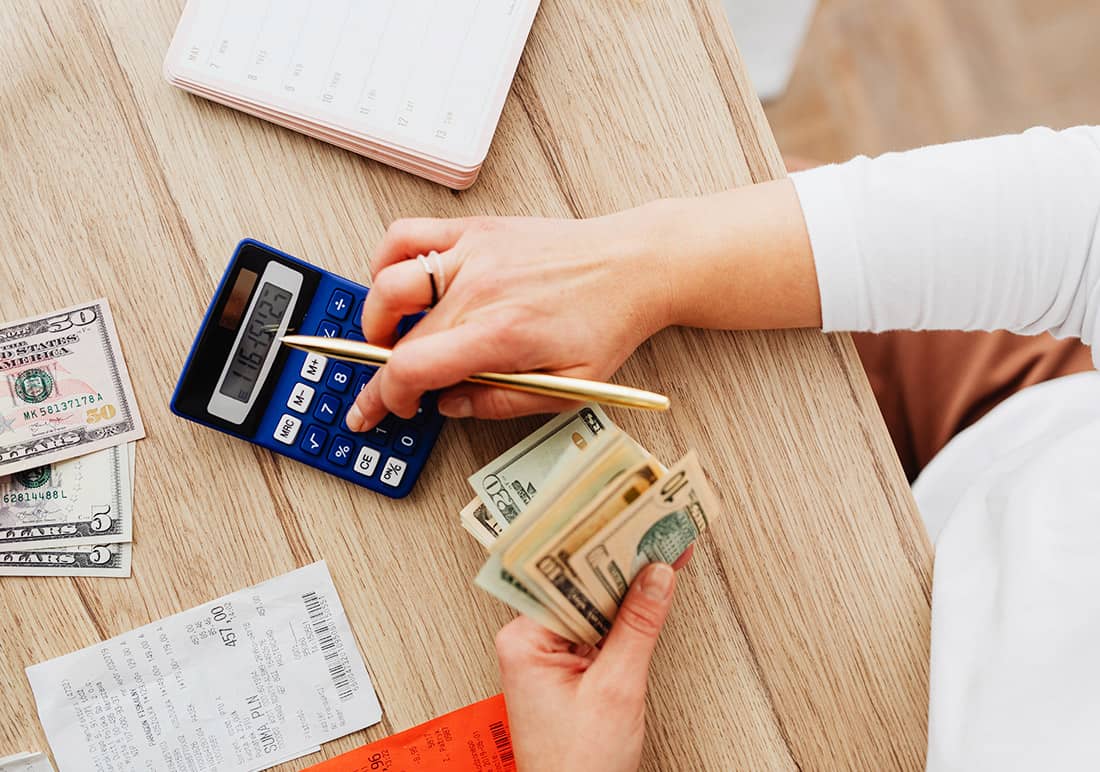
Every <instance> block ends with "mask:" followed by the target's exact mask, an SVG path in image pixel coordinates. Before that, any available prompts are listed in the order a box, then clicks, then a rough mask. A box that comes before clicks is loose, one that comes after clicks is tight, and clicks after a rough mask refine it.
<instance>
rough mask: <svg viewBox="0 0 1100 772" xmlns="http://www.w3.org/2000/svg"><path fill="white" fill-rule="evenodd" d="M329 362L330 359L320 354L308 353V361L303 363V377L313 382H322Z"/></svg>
mask: <svg viewBox="0 0 1100 772" xmlns="http://www.w3.org/2000/svg"><path fill="white" fill-rule="evenodd" d="M327 363H328V360H327V359H325V358H324V357H323V356H321V355H320V354H308V355H306V361H305V362H303V363H302V377H303V378H305V379H306V380H307V381H310V382H312V383H320V382H321V378H322V377H323V376H324V374H325V365H326V364H327Z"/></svg>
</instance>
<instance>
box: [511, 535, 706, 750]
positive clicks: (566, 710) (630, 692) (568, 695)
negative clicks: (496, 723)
mask: <svg viewBox="0 0 1100 772" xmlns="http://www.w3.org/2000/svg"><path fill="white" fill-rule="evenodd" d="M687 557H689V556H687V555H685V557H684V558H682V559H681V561H677V563H680V562H682V561H683V560H685V559H686V558H687ZM675 584H676V572H675V571H674V570H673V569H672V567H671V566H668V565H665V564H663V563H657V564H654V565H651V566H648V567H646V568H645V569H644V570H643V571H642V572H641V573H640V574H639V575H638V577H637V578H636V579H635V580H634V582H633V584H632V585H631V587H630V591H629V592H628V593H627V596H626V598H625V599H624V601H623V604H622V606H621V607H620V608H619V613H618V615H617V616H616V617H615V622H614V624H613V625H612V627H611V633H610V635H608V636H607V639H606V641H605V642H604V645H603V648H602V649H600V650H598V651H597V650H595V649H591V648H590V647H583V646H578V645H576V644H572V643H570V642H569V641H567V640H565V639H564V638H561V637H560V636H558V635H556V634H554V633H552V632H550V631H549V630H547V629H546V628H544V627H542V626H540V625H539V624H538V623H536V622H534V621H533V620H531V619H529V618H527V617H522V616H521V617H518V618H517V619H515V620H513V621H512V622H510V623H509V624H508V625H506V626H505V627H504V628H502V629H501V631H500V632H499V633H498V634H497V638H496V646H497V658H498V659H499V661H500V678H501V682H502V684H503V686H504V699H505V702H506V704H507V706H508V721H509V724H510V725H511V732H512V745H513V747H514V748H515V753H516V767H517V769H518V770H519V772H541V771H542V770H547V771H550V770H553V772H558V771H559V770H565V769H567V770H571V771H572V772H586V771H587V770H599V771H600V772H634V770H636V769H638V765H639V763H640V761H641V756H642V740H643V738H644V736H645V694H646V682H647V680H648V676H649V662H650V659H651V657H652V655H653V649H654V647H655V646H656V644H657V635H658V634H659V633H660V631H661V627H662V626H663V625H664V622H665V617H666V616H667V615H668V610H669V607H670V605H671V604H672V591H673V588H674V587H675Z"/></svg>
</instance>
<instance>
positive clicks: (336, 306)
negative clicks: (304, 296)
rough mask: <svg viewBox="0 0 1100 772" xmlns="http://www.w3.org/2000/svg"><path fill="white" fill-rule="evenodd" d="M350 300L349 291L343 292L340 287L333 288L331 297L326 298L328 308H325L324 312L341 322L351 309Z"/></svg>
mask: <svg viewBox="0 0 1100 772" xmlns="http://www.w3.org/2000/svg"><path fill="white" fill-rule="evenodd" d="M352 302H353V301H352V298H351V294H350V293H347V292H344V291H343V290H341V289H338V290H333V293H332V297H331V298H329V300H328V308H326V309H325V313H327V314H328V315H329V316H331V317H332V318H334V319H339V320H340V321H341V322H342V321H344V320H345V319H347V318H348V312H350V311H351V305H352Z"/></svg>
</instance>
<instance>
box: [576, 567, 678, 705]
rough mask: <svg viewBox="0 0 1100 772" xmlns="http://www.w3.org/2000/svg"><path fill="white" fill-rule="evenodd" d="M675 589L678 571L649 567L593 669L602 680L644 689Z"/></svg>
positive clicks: (636, 582) (632, 589)
mask: <svg viewBox="0 0 1100 772" xmlns="http://www.w3.org/2000/svg"><path fill="white" fill-rule="evenodd" d="M675 586H676V572H675V571H674V570H673V568H672V566H669V565H666V564H664V563H655V564H653V565H650V566H647V567H646V568H645V569H644V570H643V571H642V572H641V573H640V574H638V576H637V577H636V578H635V579H634V582H633V584H631V586H630V591H629V592H627V594H626V599H625V600H624V601H623V604H622V606H620V607H619V613H618V614H617V615H616V617H615V623H614V624H613V625H612V626H611V633H610V634H609V635H608V636H607V640H606V641H605V642H604V645H603V649H602V650H601V652H600V655H599V656H598V657H597V658H596V663H595V665H593V669H594V670H602V671H603V674H602V675H601V678H610V679H612V680H621V683H625V684H637V685H638V686H639V687H640V689H641V690H642V691H644V690H645V683H646V676H647V675H648V673H649V661H650V659H652V657H653V649H654V648H655V647H656V646H657V636H658V635H659V634H660V632H661V628H662V627H663V626H664V623H665V618H666V617H667V616H668V610H669V608H670V607H671V606H672V591H673V589H674V588H675Z"/></svg>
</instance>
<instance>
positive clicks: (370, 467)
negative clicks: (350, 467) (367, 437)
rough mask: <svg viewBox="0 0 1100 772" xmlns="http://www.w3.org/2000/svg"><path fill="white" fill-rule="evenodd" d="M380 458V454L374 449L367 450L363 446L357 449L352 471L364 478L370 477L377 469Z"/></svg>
mask: <svg viewBox="0 0 1100 772" xmlns="http://www.w3.org/2000/svg"><path fill="white" fill-rule="evenodd" d="M380 458H382V454H381V453H379V452H378V451H377V450H375V449H374V448H368V447H367V446H366V445H364V446H363V447H362V448H360V449H359V455H358V456H357V457H356V458H355V467H354V469H355V471H356V472H358V473H359V474H361V475H363V476H364V477H370V476H371V475H372V474H374V470H375V469H376V468H377V467H378V460H379V459H380Z"/></svg>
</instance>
